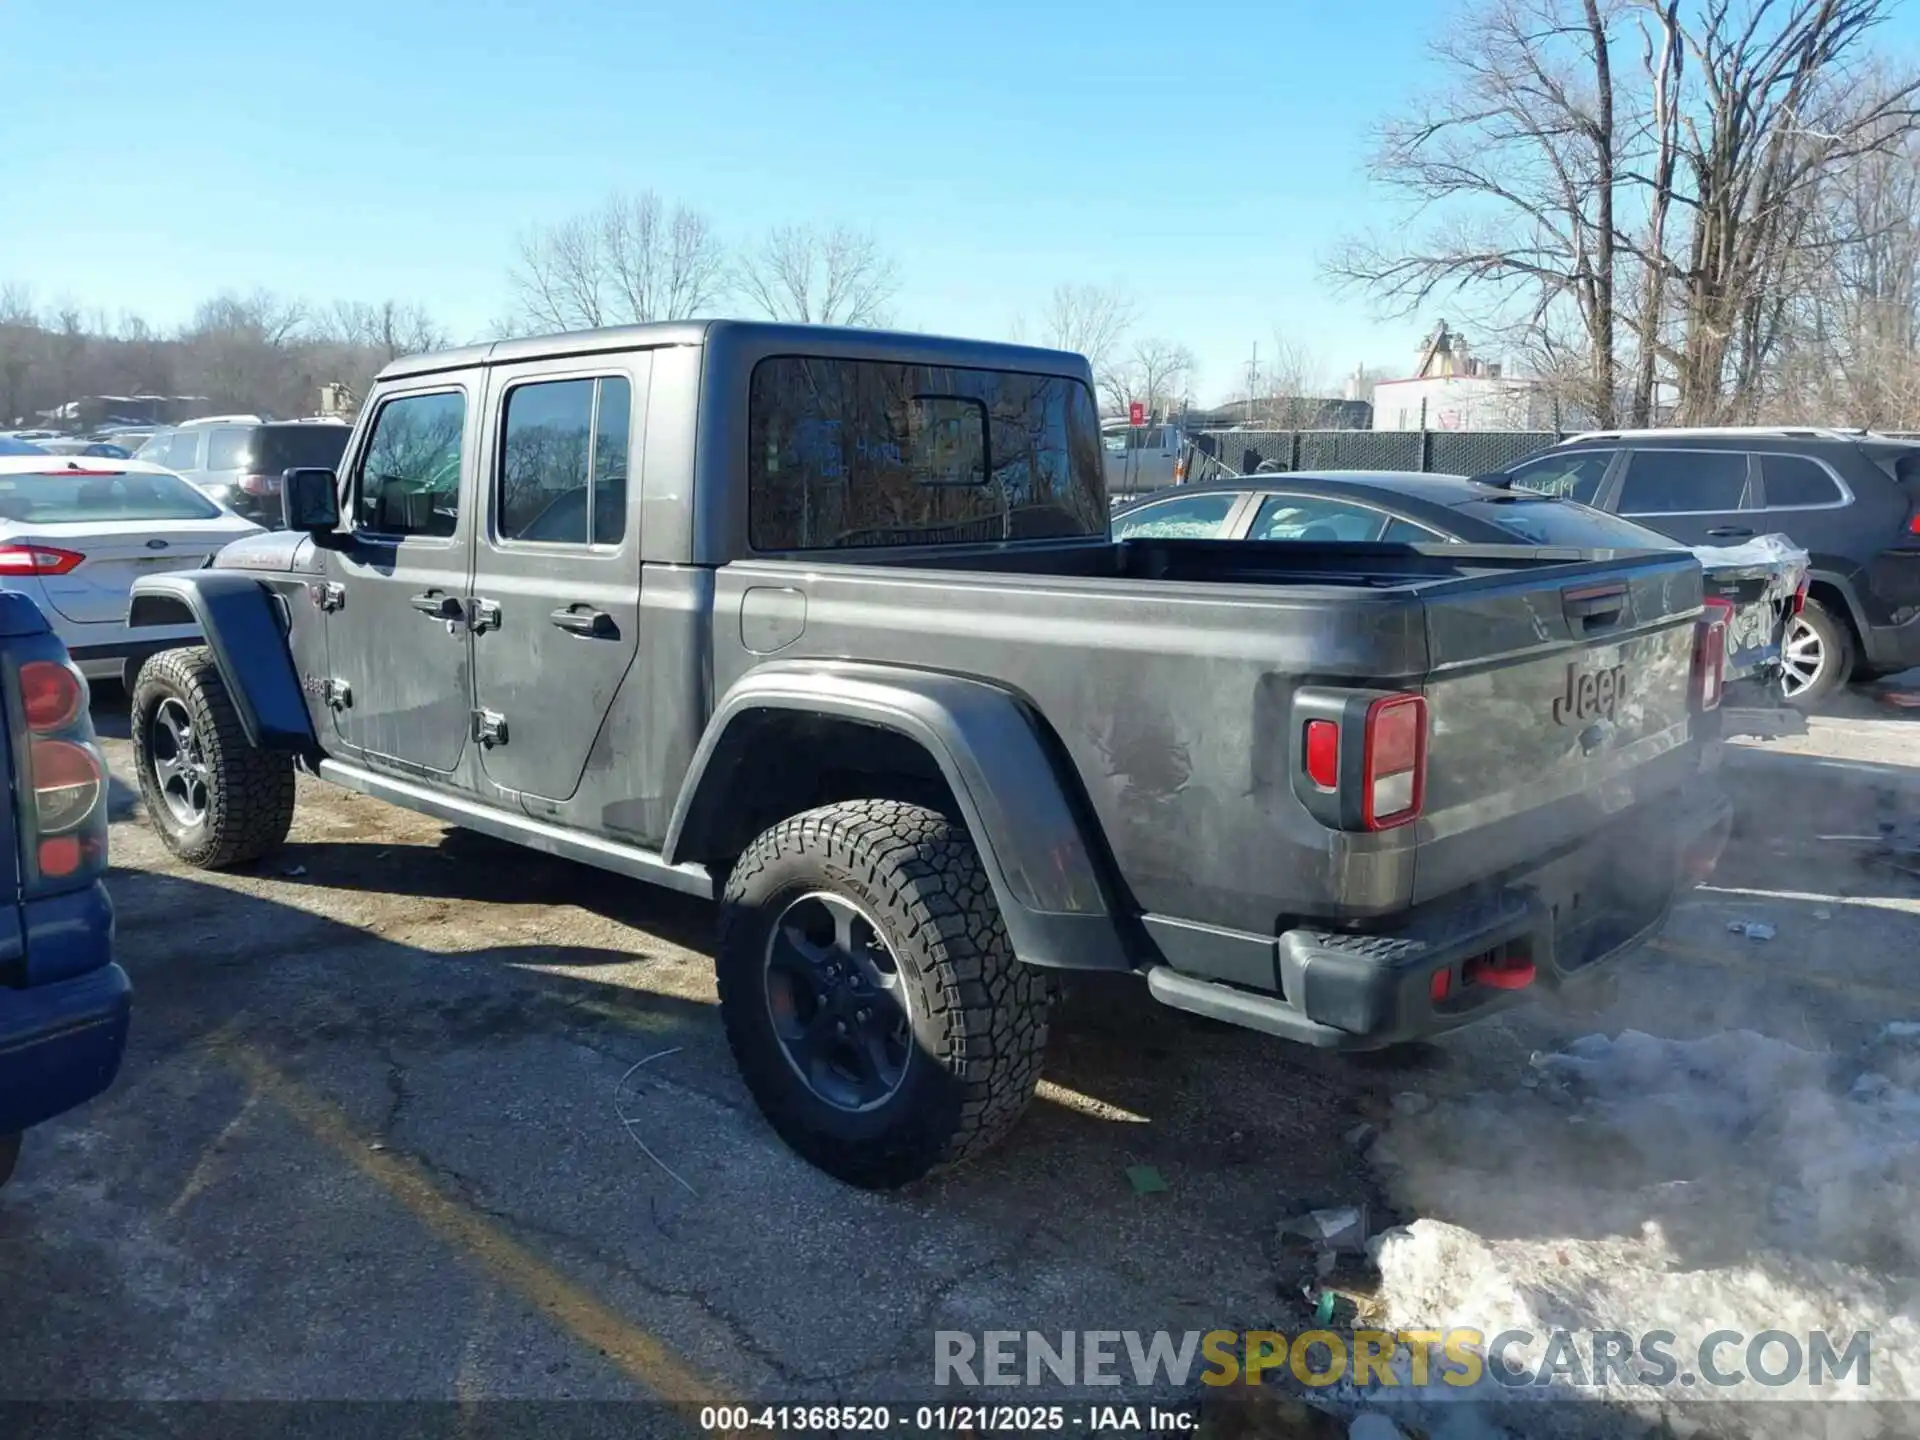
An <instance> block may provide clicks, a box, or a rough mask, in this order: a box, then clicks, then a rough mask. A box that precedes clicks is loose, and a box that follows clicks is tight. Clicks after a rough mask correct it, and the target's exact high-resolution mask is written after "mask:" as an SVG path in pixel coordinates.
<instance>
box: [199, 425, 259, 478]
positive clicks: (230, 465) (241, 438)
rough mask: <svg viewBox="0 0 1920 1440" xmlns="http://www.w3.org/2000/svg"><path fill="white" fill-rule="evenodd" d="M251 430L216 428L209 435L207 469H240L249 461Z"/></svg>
mask: <svg viewBox="0 0 1920 1440" xmlns="http://www.w3.org/2000/svg"><path fill="white" fill-rule="evenodd" d="M252 436H253V432H252V431H251V430H227V429H222V430H216V431H214V432H213V434H211V435H209V436H208V437H207V469H209V470H238V469H239V468H240V467H241V466H242V465H244V464H246V463H247V441H248V440H249V439H251V438H252Z"/></svg>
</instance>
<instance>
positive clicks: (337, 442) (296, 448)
mask: <svg viewBox="0 0 1920 1440" xmlns="http://www.w3.org/2000/svg"><path fill="white" fill-rule="evenodd" d="M351 433H352V431H351V430H350V429H349V428H348V427H347V426H345V425H286V426H278V425H262V426H261V427H260V428H259V429H258V430H255V431H253V432H252V435H253V439H252V442H251V443H250V444H249V445H248V446H247V453H246V455H245V456H243V457H242V462H243V463H244V464H245V465H246V466H247V468H248V469H250V470H252V471H253V472H254V473H255V474H259V475H278V474H280V473H281V472H282V471H283V470H304V469H309V468H311V469H317V470H337V469H339V468H340V457H341V456H342V455H343V454H345V453H346V449H347V436H348V435H349V434H351ZM208 468H210V469H217V468H218V467H217V466H210V467H208Z"/></svg>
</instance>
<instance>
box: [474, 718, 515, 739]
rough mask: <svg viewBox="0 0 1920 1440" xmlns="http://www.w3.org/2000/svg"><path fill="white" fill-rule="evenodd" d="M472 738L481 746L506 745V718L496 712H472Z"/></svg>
mask: <svg viewBox="0 0 1920 1440" xmlns="http://www.w3.org/2000/svg"><path fill="white" fill-rule="evenodd" d="M473 738H474V739H475V740H477V741H479V742H480V743H481V744H482V745H504V744H506V743H507V717H506V716H504V715H502V714H501V713H500V712H499V711H497V710H476V711H474V712H473Z"/></svg>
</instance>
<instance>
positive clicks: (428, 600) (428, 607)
mask: <svg viewBox="0 0 1920 1440" xmlns="http://www.w3.org/2000/svg"><path fill="white" fill-rule="evenodd" d="M407 603H408V604H409V605H411V606H413V608H414V609H416V610H418V611H419V612H420V613H421V614H422V615H431V616H433V618H434V619H436V620H458V619H460V618H461V617H462V616H464V615H465V614H466V613H467V612H466V611H465V610H464V609H462V608H461V605H460V597H459V596H458V595H443V594H442V593H441V592H440V591H438V590H429V591H427V592H426V593H425V594H422V595H414V596H412V597H410V598H409V599H408V600H407Z"/></svg>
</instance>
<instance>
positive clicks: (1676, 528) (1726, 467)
mask: <svg viewBox="0 0 1920 1440" xmlns="http://www.w3.org/2000/svg"><path fill="white" fill-rule="evenodd" d="M1512 475H1513V478H1514V483H1515V484H1516V485H1520V486H1524V487H1525V488H1527V489H1529V490H1538V491H1541V492H1542V493H1545V494H1550V495H1564V496H1567V497H1569V498H1571V499H1574V500H1578V501H1580V502H1582V503H1583V504H1587V505H1592V506H1595V507H1596V508H1598V509H1601V510H1611V511H1613V512H1614V513H1616V514H1619V515H1625V516H1630V517H1631V518H1633V519H1635V520H1637V521H1639V522H1640V523H1641V524H1642V525H1646V526H1650V527H1651V528H1653V529H1655V530H1658V531H1660V532H1661V533H1662V534H1665V535H1670V536H1672V537H1673V538H1674V539H1676V540H1679V541H1681V542H1682V543H1684V544H1687V545H1738V544H1740V543H1741V542H1742V541H1744V540H1749V539H1751V538H1753V537H1754V536H1756V535H1768V534H1776V533H1778V534H1784V535H1786V536H1788V537H1790V538H1791V539H1792V540H1793V541H1794V543H1796V544H1797V545H1799V546H1800V547H1801V548H1802V549H1804V550H1805V551H1807V553H1808V554H1809V555H1810V556H1812V559H1813V571H1812V582H1811V585H1810V588H1809V590H1808V598H1807V603H1806V608H1805V609H1804V610H1803V611H1802V612H1801V614H1800V615H1799V616H1798V617H1796V619H1795V620H1794V621H1793V623H1792V626H1791V628H1790V629H1789V631H1788V635H1787V646H1786V655H1785V657H1784V658H1785V662H1786V663H1785V672H1784V676H1783V688H1784V690H1785V694H1786V697H1787V699H1789V700H1791V701H1793V702H1794V703H1795V704H1800V705H1810V704H1812V703H1814V702H1815V701H1817V700H1819V699H1820V698H1821V697H1823V696H1825V695H1827V694H1829V693H1830V692H1832V691H1833V690H1835V689H1836V688H1838V687H1839V686H1841V685H1843V684H1846V683H1847V682H1848V681H1849V680H1868V679H1874V678H1876V677H1878V676H1881V675H1891V674H1897V673H1898V672H1899V671H1902V670H1906V669H1909V668H1910V667H1912V666H1915V665H1920V442H1916V441H1912V440H1899V439H1892V438H1889V437H1887V436H1882V435H1874V434H1871V433H1868V432H1866V431H1862V430H1823V429H1812V428H1781V429H1711V430H1606V431H1595V432H1593V433H1591V434H1587V435H1580V436H1577V437H1575V438H1574V439H1572V440H1568V441H1565V442H1564V443H1562V444H1560V445H1556V446H1554V448H1553V449H1551V450H1548V451H1545V452H1543V453H1542V454H1539V455H1536V456H1534V457H1533V458H1532V459H1530V460H1525V461H1522V462H1521V463H1520V464H1518V465H1515V466H1513V467H1512Z"/></svg>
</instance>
